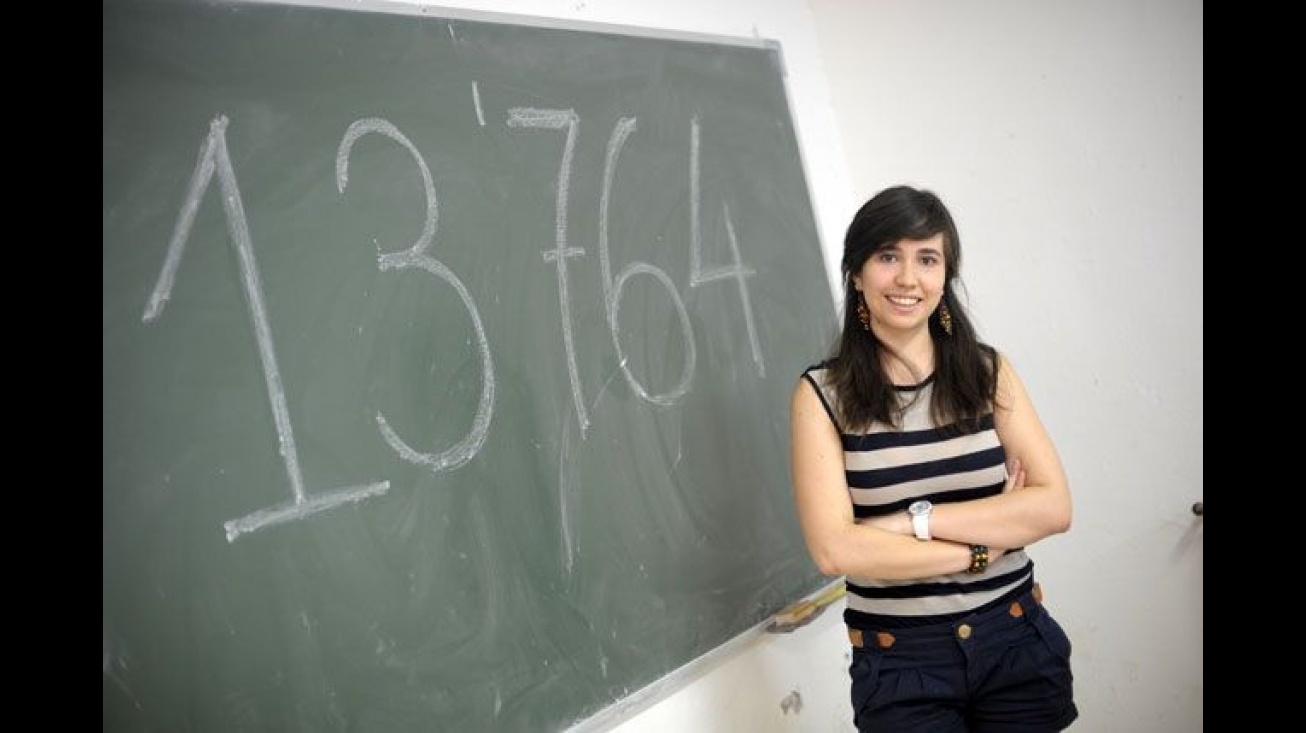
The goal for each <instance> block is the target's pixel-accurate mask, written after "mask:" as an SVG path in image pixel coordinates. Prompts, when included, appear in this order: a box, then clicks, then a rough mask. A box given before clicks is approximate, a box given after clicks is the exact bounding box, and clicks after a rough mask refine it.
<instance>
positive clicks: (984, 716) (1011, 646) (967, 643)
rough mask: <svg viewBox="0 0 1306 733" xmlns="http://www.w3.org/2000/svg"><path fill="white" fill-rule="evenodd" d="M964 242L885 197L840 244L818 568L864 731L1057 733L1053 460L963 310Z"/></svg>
mask: <svg viewBox="0 0 1306 733" xmlns="http://www.w3.org/2000/svg"><path fill="white" fill-rule="evenodd" d="M960 266H961V243H960V240H959V238H958V234H957V229H956V225H955V224H954V223H953V220H952V216H951V214H949V212H948V209H947V208H946V207H945V206H944V204H943V202H942V201H940V200H939V198H938V197H937V196H936V195H934V194H933V193H931V192H929V191H922V190H917V189H914V188H911V187H907V186H897V187H893V188H889V189H886V190H884V191H882V192H880V193H879V194H877V195H875V196H874V197H873V198H871V199H870V200H869V201H867V202H866V203H865V204H864V205H863V206H862V207H861V209H860V210H859V211H858V212H857V214H856V216H855V217H854V218H853V221H852V223H851V224H850V225H849V227H848V232H847V235H846V237H845V239H844V251H843V260H842V272H843V277H844V305H845V307H844V322H843V329H842V333H841V335H840V337H839V340H838V343H837V345H836V349H835V352H834V354H833V356H831V357H830V358H829V359H827V360H826V361H824V362H822V363H821V364H818V365H816V366H814V367H810V368H808V369H807V370H806V371H805V372H804V373H803V375H802V378H801V379H799V381H798V385H797V387H796V388H795V390H794V394H793V400H792V405H791V430H792V462H793V487H794V497H795V502H796V506H797V512H798V517H799V520H800V522H801V524H802V529H803V534H804V536H805V538H806V541H807V547H808V550H809V552H810V553H811V556H812V558H813V560H814V561H815V562H816V565H817V566H818V567H819V568H820V569H821V571H822V572H824V573H826V574H829V575H844V576H846V585H847V595H846V598H847V607H846V609H845V611H844V621H845V623H846V624H847V625H848V634H849V639H850V640H851V642H852V645H853V657H852V664H851V665H850V667H849V673H850V675H851V677H852V691H851V692H852V704H853V716H854V720H855V722H856V724H857V728H858V730H859V731H895V732H896V731H913V733H918V732H922V731H929V732H933V731H1001V732H1002V733H1011V732H1012V731H1031V732H1032V731H1058V730H1062V729H1064V728H1065V727H1067V726H1068V725H1070V723H1071V722H1072V721H1073V720H1074V719H1075V718H1076V717H1077V716H1078V711H1077V709H1076V707H1075V703H1074V696H1073V690H1072V676H1071V670H1070V641H1069V639H1068V638H1067V636H1066V634H1065V632H1064V631H1063V630H1062V629H1061V627H1060V625H1058V624H1057V622H1056V621H1055V620H1054V619H1053V618H1052V616H1051V615H1049V613H1048V611H1047V609H1046V607H1045V606H1044V605H1043V598H1042V592H1041V590H1040V588H1039V586H1038V584H1037V583H1035V582H1034V564H1033V562H1032V561H1031V560H1030V558H1029V556H1028V555H1027V554H1026V553H1025V550H1024V548H1025V547H1026V546H1027V545H1030V544H1032V543H1034V542H1037V541H1038V540H1041V539H1043V538H1044V537H1048V536H1049V535H1053V534H1057V533H1060V532H1065V531H1066V530H1068V529H1069V528H1070V516H1071V501H1070V491H1069V487H1068V486H1067V480H1066V475H1065V472H1064V470H1063V468H1062V466H1061V460H1060V458H1059V457H1058V455H1057V450H1056V446H1055V445H1053V443H1052V439H1051V438H1050V437H1049V436H1048V433H1047V431H1046V430H1045V429H1044V427H1043V424H1042V422H1041V421H1040V420H1039V418H1038V415H1037V413H1036V412H1035V411H1034V407H1033V405H1032V404H1031V403H1030V399H1029V395H1028V394H1027V393H1026V391H1025V388H1024V386H1023V384H1022V382H1021V380H1020V377H1019V376H1018V375H1017V374H1016V371H1015V369H1014V368H1013V367H1012V365H1011V363H1010V362H1009V361H1007V359H1006V358H1005V357H1004V356H1003V355H1002V354H1000V353H999V352H998V351H997V350H996V349H994V348H992V347H990V346H988V345H986V344H984V343H981V342H980V341H979V340H978V337H977V336H976V334H975V330H974V327H973V326H972V324H971V321H970V318H969V317H968V316H967V315H966V311H965V309H964V308H963V307H962V304H961V302H960V300H959V299H958V298H957V295H956V291H955V289H956V287H958V285H959V283H960V280H959V271H960Z"/></svg>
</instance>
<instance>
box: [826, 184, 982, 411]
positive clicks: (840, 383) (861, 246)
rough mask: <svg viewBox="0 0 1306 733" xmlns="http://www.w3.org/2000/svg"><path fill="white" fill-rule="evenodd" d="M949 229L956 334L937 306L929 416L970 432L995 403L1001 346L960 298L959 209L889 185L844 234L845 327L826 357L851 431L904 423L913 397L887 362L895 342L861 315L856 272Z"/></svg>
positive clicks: (948, 296)
mask: <svg viewBox="0 0 1306 733" xmlns="http://www.w3.org/2000/svg"><path fill="white" fill-rule="evenodd" d="M939 233H942V234H943V261H944V268H945V270H944V272H945V278H944V289H943V300H942V301H941V307H940V309H939V310H942V305H946V306H947V309H948V311H949V313H950V314H951V316H952V333H951V334H948V333H947V332H946V331H944V329H943V325H942V323H941V322H940V321H939V315H938V310H936V311H935V313H934V314H932V315H931V316H930V320H929V327H930V338H931V339H933V341H934V377H933V383H934V393H933V400H932V402H931V403H930V414H931V415H932V416H933V418H934V422H935V424H936V425H939V426H941V427H945V429H948V430H954V431H958V432H970V431H971V430H973V429H974V427H975V425H976V420H977V419H978V418H979V417H981V416H983V415H985V414H987V413H989V412H990V411H991V410H992V409H993V405H994V401H995V400H996V398H997V385H998V377H997V371H998V369H997V352H996V351H995V350H994V349H993V348H992V347H991V346H988V345H987V344H982V343H980V341H979V339H978V337H977V336H976V334H975V328H974V326H973V325H972V324H971V320H970V317H969V316H968V315H967V314H966V309H965V308H964V307H963V306H962V303H961V301H960V299H958V297H957V293H956V288H958V287H960V286H961V279H960V272H961V239H960V237H959V236H958V234H957V225H956V224H955V223H953V220H952V214H950V213H949V212H948V208H947V207H946V206H944V205H943V201H941V200H940V199H939V197H938V196H936V195H935V194H934V193H932V192H930V191H925V190H920V189H915V188H912V187H910V186H894V187H891V188H886V189H884V190H883V191H881V192H879V193H877V194H876V195H875V196H873V197H871V199H870V200H869V201H867V202H866V203H865V204H863V205H862V207H861V208H860V209H858V211H857V214H856V215H855V216H853V220H852V223H851V224H849V225H848V232H847V234H846V235H845V236H844V243H843V259H842V262H841V265H840V268H841V270H842V272H843V285H844V288H843V289H844V294H843V298H844V308H843V310H844V314H843V330H842V332H841V333H840V335H839V338H838V341H837V343H836V346H835V349H834V354H833V356H832V357H831V359H830V360H829V361H828V362H827V364H828V367H829V370H830V375H831V385H832V386H833V387H834V388H835V395H836V402H837V406H836V409H837V411H838V413H839V416H840V420H841V421H842V422H843V424H844V426H845V428H847V429H865V428H867V427H869V426H870V424H871V423H873V422H880V423H885V424H888V425H891V426H894V427H899V426H900V424H901V416H902V411H903V409H904V408H905V406H906V404H907V403H904V402H903V400H902V398H901V392H900V391H899V390H896V389H894V385H893V383H892V382H891V381H890V380H889V376H888V373H887V372H886V370H885V366H884V359H883V358H882V357H883V356H884V353H885V352H888V353H893V351H892V349H891V348H890V347H889V345H888V344H885V343H884V342H882V341H880V340H879V339H878V338H876V336H875V334H874V333H872V332H871V331H870V330H869V329H867V328H866V327H864V326H863V325H862V323H861V321H860V320H859V319H858V318H857V303H858V299H859V298H860V297H861V293H860V292H858V291H857V288H856V287H854V284H853V275H854V274H856V273H857V272H859V271H861V269H862V265H863V264H865V263H866V260H867V259H868V258H870V256H871V255H873V254H874V253H876V252H878V251H879V250H881V249H884V248H886V247H890V246H892V245H894V244H896V243H897V242H899V241H901V240H903V239H911V240H918V239H928V238H930V237H933V236H934V235H936V234H939Z"/></svg>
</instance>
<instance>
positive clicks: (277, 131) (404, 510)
mask: <svg viewBox="0 0 1306 733" xmlns="http://www.w3.org/2000/svg"><path fill="white" fill-rule="evenodd" d="M401 7H402V6H401ZM531 20H532V19H530V18H521V17H515V16H508V17H504V18H498V17H493V16H479V17H476V18H458V17H435V14H434V13H433V12H432V11H431V10H430V9H429V8H428V9H426V10H424V11H422V12H418V11H417V9H416V8H410V9H409V10H402V11H400V10H396V9H395V7H393V6H370V7H369V6H367V5H366V4H360V5H359V6H358V8H357V9H354V8H342V7H314V6H304V5H294V6H290V5H271V4H264V3H255V4H245V3H214V2H177V1H174V2H143V1H135V0H133V1H130V2H129V1H127V0H121V1H120V0H111V1H109V2H106V3H105V4H104V45H103V48H104V51H103V53H104V64H103V73H104V101H103V105H104V169H103V175H104V240H103V243H104V289H103V303H104V347H103V348H104V423H103V431H104V434H103V440H104V470H103V479H104V484H103V491H104V497H103V498H104V520H103V521H104V538H103V542H104V548H103V549H104V553H103V581H104V589H103V596H104V607H103V618H104V656H103V682H104V685H103V688H104V729H105V730H106V731H109V730H112V731H224V732H225V731H292V730H293V731H326V730H340V731H344V730H348V731H408V730H413V731H419V730H420V731H459V732H466V731H548V730H562V729H566V728H568V727H572V726H576V725H577V724H580V723H583V722H584V721H586V720H593V719H594V718H595V716H597V715H599V714H600V713H602V712H603V711H605V710H611V709H612V708H613V707H614V706H615V705H616V704H617V703H618V702H619V701H622V700H625V699H629V698H630V697H631V696H633V695H636V694H637V693H638V692H639V691H641V690H647V689H650V687H651V686H653V685H654V683H655V682H658V681H659V680H661V679H664V678H666V676H667V675H670V674H672V673H674V672H675V671H676V670H678V669H682V668H684V667H685V665H687V664H689V663H691V662H692V661H693V660H695V659H699V658H701V657H703V655H705V654H707V653H708V652H711V651H712V650H714V649H716V648H718V647H720V646H721V645H722V644H724V643H726V642H728V641H730V640H731V639H734V638H737V637H738V636H739V635H740V634H742V633H745V632H749V631H751V630H753V629H755V628H756V627H757V626H758V625H759V624H761V623H764V622H765V620H766V619H767V618H768V617H769V616H770V615H771V614H773V613H774V612H775V611H776V610H778V609H779V608H781V607H782V606H783V605H785V604H787V603H789V602H792V601H794V600H796V599H797V598H800V597H802V596H804V595H806V594H807V593H810V592H812V591H813V590H815V589H817V588H819V587H821V586H822V585H823V584H824V583H825V582H826V581H827V579H826V578H824V577H823V576H822V575H821V574H820V573H819V572H818V571H817V570H816V568H815V567H814V565H813V564H812V563H811V561H810V560H809V558H808V556H807V552H806V550H805V547H804V545H803V541H802V538H801V534H800V531H799V528H798V525H797V522H796V519H795V517H794V513H793V507H792V499H791V495H790V489H789V462H788V417H787V416H788V396H789V394H790V391H791V389H792V386H793V385H794V383H795V380H796V378H797V375H798V374H799V373H800V371H801V369H802V367H803V366H805V365H806V364H807V362H809V361H810V360H811V359H812V358H813V355H814V354H820V353H821V352H822V351H823V350H824V349H825V348H826V347H827V345H828V344H829V343H830V338H831V336H832V335H833V332H834V328H835V308H834V303H833V298H832V293H831V291H830V288H829V285H828V283H827V281H826V277H825V274H824V268H823V266H822V262H821V256H820V252H819V247H818V242H817V232H816V227H815V222H814V217H813V213H812V209H811V202H810V199H809V195H808V190H807V187H806V182H805V179H804V175H803V169H802V164H801V156H800V153H799V149H798V146H797V142H796V137H795V132H794V127H793V123H792V119H791V116H790V111H789V107H788V102H787V97H786V92H785V87H784V71H783V63H782V59H781V54H780V50H779V48H778V46H776V45H775V44H774V43H769V42H761V41H753V42H750V41H748V40H747V39H740V40H739V41H738V42H734V41H733V40H732V39H720V38H708V37H704V38H694V37H685V36H683V35H682V36H671V35H668V34H662V35H659V34H657V33H656V32H651V31H650V32H630V31H626V30H623V29H619V28H613V29H607V28H579V27H558V26H557V25H556V24H554V25H553V26H549V25H547V24H545V23H534V22H531Z"/></svg>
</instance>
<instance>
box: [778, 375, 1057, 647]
mask: <svg viewBox="0 0 1306 733" xmlns="http://www.w3.org/2000/svg"><path fill="white" fill-rule="evenodd" d="M803 377H804V378H805V379H807V380H808V381H809V382H810V383H811V384H812V386H814V387H816V391H817V394H818V395H820V397H821V401H822V403H823V404H824V406H825V411H826V413H827V414H828V415H829V416H830V420H831V421H832V422H833V423H834V425H835V427H836V428H837V429H838V430H839V437H840V440H841V441H842V443H843V451H844V454H843V455H844V475H845V477H846V478H847V482H848V493H849V494H850V496H851V497H852V502H853V512H854V514H855V516H856V517H857V518H858V519H864V518H868V517H877V516H883V515H886V514H893V513H894V512H900V511H906V509H907V505H908V504H910V503H911V502H913V501H915V500H917V499H929V500H930V501H932V502H934V504H935V506H938V505H940V504H947V503H949V502H955V501H966V500H969V499H977V498H981V497H985V496H992V495H994V494H1000V493H1002V486H1003V484H1004V483H1005V482H1006V479H1007V469H1006V452H1005V451H1004V450H1003V448H1002V443H1001V441H999V440H998V434H997V431H996V430H995V429H994V427H993V415H992V413H989V414H987V415H985V416H984V417H983V418H982V420H981V421H980V423H979V425H978V429H977V430H975V431H973V432H970V433H967V434H964V435H952V434H948V433H945V432H944V431H942V430H940V429H939V427H940V426H937V425H935V424H934V421H933V419H932V418H931V416H930V398H931V396H932V393H933V390H934V385H933V381H934V377H933V375H931V376H930V377H928V378H927V379H926V380H925V381H923V382H921V383H920V384H917V385H911V386H905V387H897V388H896V389H898V390H899V391H900V392H901V393H903V396H904V397H905V398H908V399H911V398H913V397H914V399H913V400H912V401H911V403H910V404H909V405H908V407H907V409H906V412H905V414H904V415H903V419H902V426H901V427H900V428H894V427H891V426H889V425H885V424H882V423H875V424H873V425H871V426H870V428H868V429H866V430H864V431H861V432H856V433H854V432H850V431H849V430H848V429H846V428H845V427H844V426H843V425H842V424H841V423H840V421H839V418H838V415H837V413H836V412H835V410H834V409H833V405H835V404H837V402H836V399H835V398H836V395H835V391H834V388H833V387H832V386H831V385H830V384H828V381H827V379H828V372H827V370H826V369H825V368H824V365H818V366H814V367H809V368H808V369H807V370H806V371H805V372H804V373H803ZM1033 580H1034V563H1033V562H1032V561H1031V560H1030V559H1029V557H1028V556H1027V555H1026V554H1025V552H1024V550H1019V549H1018V550H1015V551H1012V552H1008V553H1006V554H1004V555H1003V556H1002V557H1000V558H998V559H997V560H995V561H993V563H991V564H990V565H989V568H988V570H987V571H985V572H984V573H982V574H979V575H971V574H970V573H967V572H965V571H962V572H958V573H950V574H947V575H939V576H935V577H931V578H920V579H916V580H905V581H903V580H898V581H894V580H875V579H872V578H860V577H854V576H851V575H850V576H847V578H846V586H847V590H848V593H847V599H848V604H847V608H846V609H845V610H844V621H845V622H846V623H847V624H848V625H849V626H852V627H855V628H864V629H883V628H901V627H905V626H918V625H922V624H932V623H939V622H943V621H949V620H953V619H956V618H959V617H961V616H965V615H967V614H969V613H972V612H975V611H977V610H982V609H983V608H985V607H987V606H988V605H990V604H995V603H999V602H1001V601H1003V600H1004V599H1005V598H1007V597H1008V596H1013V595H1016V594H1019V593H1021V592H1023V591H1024V590H1026V589H1028V588H1029V587H1030V585H1031V584H1032V583H1033Z"/></svg>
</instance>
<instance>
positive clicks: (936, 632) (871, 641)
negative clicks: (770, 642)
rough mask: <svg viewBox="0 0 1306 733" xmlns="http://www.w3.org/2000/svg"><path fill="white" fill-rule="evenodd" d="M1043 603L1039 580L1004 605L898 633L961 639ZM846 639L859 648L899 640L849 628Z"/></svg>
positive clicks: (882, 646)
mask: <svg viewBox="0 0 1306 733" xmlns="http://www.w3.org/2000/svg"><path fill="white" fill-rule="evenodd" d="M1042 604H1043V588H1042V586H1040V585H1039V584H1038V583H1034V584H1033V586H1032V587H1031V588H1030V589H1029V590H1028V591H1025V592H1024V593H1021V594H1020V595H1019V596H1017V597H1016V599H1015V600H1013V601H1011V602H1010V603H1008V604H1005V605H998V606H996V607H994V608H991V609H987V610H984V611H981V612H979V613H977V614H972V615H970V616H967V617H965V618H963V619H961V620H960V621H959V622H955V623H944V624H938V625H936V626H918V627H915V628H911V629H904V630H902V631H900V632H899V633H901V634H910V635H911V636H912V637H922V636H924V637H942V636H947V637H952V636H954V635H955V636H957V637H959V638H961V639H963V640H964V639H967V638H969V637H970V634H971V631H972V626H973V625H974V624H979V623H982V622H983V621H986V620H988V619H991V618H993V617H995V616H996V617H1001V616H1002V615H1006V616H1008V617H1010V618H1020V617H1021V616H1024V615H1025V613H1026V612H1028V611H1029V610H1031V609H1032V608H1033V607H1034V606H1036V605H1042ZM848 641H849V642H851V643H852V645H853V646H854V647H856V648H858V649H861V648H863V647H866V646H874V647H877V648H880V649H888V648H890V647H892V646H893V645H894V644H896V643H897V642H898V637H897V636H895V635H894V634H893V633H892V632H889V631H873V630H870V629H854V628H852V627H849V628H848Z"/></svg>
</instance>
